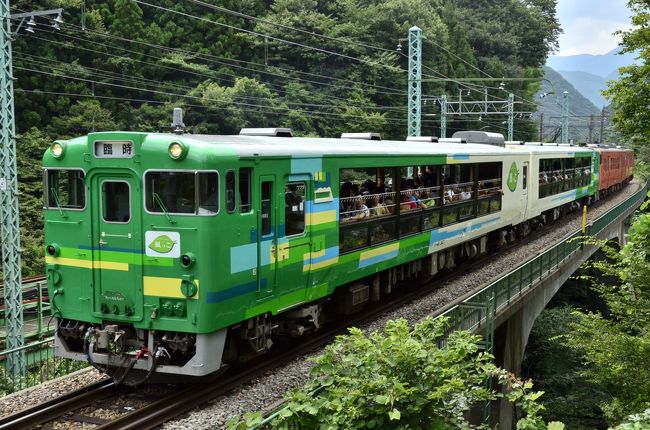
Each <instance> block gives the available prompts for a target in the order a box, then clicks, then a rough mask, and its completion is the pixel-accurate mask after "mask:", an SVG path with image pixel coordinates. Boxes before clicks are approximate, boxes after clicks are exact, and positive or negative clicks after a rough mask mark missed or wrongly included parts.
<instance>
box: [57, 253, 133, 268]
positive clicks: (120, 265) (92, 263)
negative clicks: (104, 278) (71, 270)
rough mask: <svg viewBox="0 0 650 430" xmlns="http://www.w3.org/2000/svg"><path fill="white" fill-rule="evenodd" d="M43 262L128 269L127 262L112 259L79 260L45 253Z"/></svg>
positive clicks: (81, 266)
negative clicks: (117, 261)
mask: <svg viewBox="0 0 650 430" xmlns="http://www.w3.org/2000/svg"><path fill="white" fill-rule="evenodd" d="M45 263H47V264H60V265H61V266H71V267H80V268H83V269H104V270H120V271H124V272H128V271H129V264H128V263H116V262H113V261H92V260H81V259H79V258H61V257H51V256H49V255H46V256H45Z"/></svg>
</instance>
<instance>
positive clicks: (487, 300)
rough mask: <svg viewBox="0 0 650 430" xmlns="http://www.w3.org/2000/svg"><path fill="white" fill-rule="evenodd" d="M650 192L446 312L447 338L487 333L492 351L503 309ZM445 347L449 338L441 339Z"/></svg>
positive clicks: (637, 194) (639, 193) (641, 193)
mask: <svg viewBox="0 0 650 430" xmlns="http://www.w3.org/2000/svg"><path fill="white" fill-rule="evenodd" d="M647 192H648V184H645V185H644V186H643V187H642V188H641V189H640V190H638V191H637V192H635V193H634V194H632V195H631V196H630V197H629V198H627V199H626V200H625V201H624V202H622V203H621V204H619V205H617V206H616V207H614V208H612V209H610V210H609V211H607V212H606V213H604V214H603V215H601V216H600V217H598V218H597V219H595V220H594V221H593V222H592V223H590V224H588V225H587V229H586V233H585V235H584V236H583V234H582V231H580V230H579V231H577V232H574V233H571V234H568V235H567V236H566V237H565V238H564V239H563V240H562V241H561V242H559V243H557V244H556V245H554V246H552V247H551V248H549V249H547V250H546V251H544V252H542V253H540V254H539V255H537V256H535V257H533V258H532V259H530V260H528V261H526V262H524V263H523V264H521V265H520V266H519V267H517V268H515V269H514V270H512V271H510V272H509V273H507V274H505V275H503V276H502V277H500V278H499V279H497V280H495V281H494V282H491V283H490V284H489V285H486V286H485V287H484V288H483V289H481V290H480V291H478V292H476V293H475V294H473V295H471V296H470V297H467V298H466V299H465V300H463V301H462V302H461V303H459V304H457V305H454V306H453V307H451V308H449V309H447V310H445V311H443V312H442V313H440V314H439V315H437V317H440V316H445V317H447V318H448V319H449V321H450V326H449V328H448V330H447V334H448V333H451V332H452V331H454V330H470V331H473V332H477V331H479V330H480V329H485V338H486V341H487V342H486V343H487V349H488V350H491V344H492V335H493V332H494V327H493V319H494V317H495V316H496V315H497V314H498V313H499V312H500V311H501V310H503V309H504V308H506V307H508V306H510V305H511V304H512V303H514V302H515V301H517V300H519V299H520V298H521V297H522V296H523V295H525V294H527V293H528V292H529V291H530V290H531V289H532V288H533V287H534V286H535V285H536V284H537V282H539V281H541V280H542V279H544V277H545V276H547V275H548V274H550V273H551V272H553V271H554V270H555V269H557V268H558V267H559V266H560V265H561V264H562V263H563V262H564V261H565V260H567V259H568V258H569V257H571V256H572V255H573V254H574V253H576V252H577V251H579V250H580V249H582V247H583V242H584V240H583V239H584V237H585V236H586V237H597V236H598V235H599V234H600V233H601V232H603V231H604V230H605V229H607V228H608V227H609V226H610V225H611V224H612V223H614V222H615V221H617V220H618V218H619V217H620V216H621V215H623V214H624V213H626V212H628V210H629V209H630V208H631V207H638V206H639V205H640V203H641V202H642V201H643V199H644V198H645V196H646V194H647ZM440 343H441V346H443V345H444V344H445V343H446V336H445V337H444V338H443V339H441V342H440Z"/></svg>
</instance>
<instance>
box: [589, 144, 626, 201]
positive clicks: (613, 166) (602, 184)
mask: <svg viewBox="0 0 650 430" xmlns="http://www.w3.org/2000/svg"><path fill="white" fill-rule="evenodd" d="M594 149H595V150H596V151H598V152H599V153H600V178H599V182H598V192H599V193H600V194H603V193H605V192H607V191H608V190H610V189H616V188H618V187H619V186H620V184H623V183H626V182H628V181H629V180H631V179H632V170H633V169H634V152H633V151H632V150H631V149H619V148H594Z"/></svg>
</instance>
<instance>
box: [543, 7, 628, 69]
mask: <svg viewBox="0 0 650 430" xmlns="http://www.w3.org/2000/svg"><path fill="white" fill-rule="evenodd" d="M557 15H558V17H559V19H560V23H561V24H562V29H563V30H564V34H562V35H560V39H559V41H560V50H559V51H558V52H556V54H555V55H561V56H566V55H578V54H594V55H599V54H606V53H608V52H610V51H611V50H613V49H614V48H616V46H618V41H617V37H615V36H613V35H612V33H614V32H615V31H617V30H627V29H629V28H630V27H631V25H630V15H631V12H630V10H629V9H628V8H627V0H558V5H557Z"/></svg>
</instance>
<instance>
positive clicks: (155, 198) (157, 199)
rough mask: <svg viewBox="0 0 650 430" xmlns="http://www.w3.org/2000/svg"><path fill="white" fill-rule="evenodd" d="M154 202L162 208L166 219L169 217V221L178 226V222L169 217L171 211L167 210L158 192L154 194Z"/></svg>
mask: <svg viewBox="0 0 650 430" xmlns="http://www.w3.org/2000/svg"><path fill="white" fill-rule="evenodd" d="M153 200H154V201H155V202H156V203H158V206H160V209H162V211H163V213H164V214H165V217H167V221H169V222H170V223H172V224H176V221H174V220H173V219H172V217H171V216H170V215H169V211H168V210H167V207H166V206H165V204H164V203H163V201H162V199H161V198H160V196H159V195H158V193H157V192H155V191H154V192H153Z"/></svg>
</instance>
